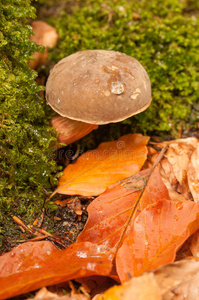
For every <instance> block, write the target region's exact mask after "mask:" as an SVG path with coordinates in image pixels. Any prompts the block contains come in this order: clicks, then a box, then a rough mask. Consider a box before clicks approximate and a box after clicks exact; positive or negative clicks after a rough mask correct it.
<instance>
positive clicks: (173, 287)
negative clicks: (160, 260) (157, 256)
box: [154, 257, 199, 300]
mask: <svg viewBox="0 0 199 300" xmlns="http://www.w3.org/2000/svg"><path fill="white" fill-rule="evenodd" d="M154 275H155V280H156V282H157V284H158V286H159V287H160V289H161V294H162V300H196V299H199V285H198V282H199V261H198V259H197V258H194V257H191V258H187V259H184V260H181V261H178V262H175V263H173V264H170V265H168V266H164V267H162V268H160V269H158V270H157V271H155V272H154Z"/></svg>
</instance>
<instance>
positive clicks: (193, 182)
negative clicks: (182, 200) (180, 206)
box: [187, 143, 199, 203]
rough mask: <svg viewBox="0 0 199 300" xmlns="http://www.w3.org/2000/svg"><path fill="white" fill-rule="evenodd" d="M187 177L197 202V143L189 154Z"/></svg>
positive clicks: (198, 197)
mask: <svg viewBox="0 0 199 300" xmlns="http://www.w3.org/2000/svg"><path fill="white" fill-rule="evenodd" d="M187 177H188V184H189V188H190V191H191V194H192V196H193V199H194V201H195V202H197V203H199V143H198V145H197V148H196V149H195V151H194V152H193V154H192V156H191V159H190V163H189V166H188V172H187Z"/></svg>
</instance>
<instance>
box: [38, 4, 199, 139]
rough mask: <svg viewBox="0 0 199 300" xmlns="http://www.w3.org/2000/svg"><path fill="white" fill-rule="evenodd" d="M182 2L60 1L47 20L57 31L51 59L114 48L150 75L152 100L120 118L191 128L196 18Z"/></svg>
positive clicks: (150, 126)
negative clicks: (136, 112) (60, 5)
mask: <svg viewBox="0 0 199 300" xmlns="http://www.w3.org/2000/svg"><path fill="white" fill-rule="evenodd" d="M43 2H45V1H43ZM54 2H56V1H54ZM62 2H63V1H62ZM68 2H69V1H65V3H66V4H67V3H68ZM192 2H193V3H194V1H192ZM77 3H79V5H77ZM186 3H187V2H186V1H184V2H183V1H179V0H168V1H164V0H153V1H148V0H142V1H139V0H134V1H128V0H114V1H112V0H84V1H80V2H75V5H74V6H73V8H72V9H70V10H69V8H68V6H67V5H66V4H65V9H64V10H63V11H62V12H61V14H60V15H58V16H57V17H56V18H53V19H51V20H50V22H51V24H52V25H53V26H55V27H56V28H57V30H58V32H59V36H60V40H59V43H58V45H57V47H56V49H53V52H52V55H51V60H52V61H54V62H57V61H59V60H60V59H62V58H63V57H65V56H67V55H69V54H71V53H74V52H76V51H79V50H85V49H107V50H117V51H121V52H124V53H126V54H128V55H131V56H134V57H135V58H136V59H138V60H139V61H140V62H141V63H142V65H143V66H144V67H145V68H146V70H147V72H148V74H149V76H150V79H151V83H152V94H153V102H152V105H151V106H150V108H149V109H148V110H147V111H146V112H144V113H142V114H140V115H138V116H135V117H133V118H131V119H130V120H128V121H126V123H127V122H128V124H130V125H131V126H132V128H134V126H133V124H134V122H135V123H136V124H137V127H138V131H144V132H150V131H153V132H154V131H155V132H159V134H160V131H166V132H170V133H172V134H174V133H175V131H176V130H178V128H179V125H180V126H182V127H183V128H184V129H187V128H188V127H189V126H190V127H192V126H193V127H194V126H195V127H196V121H197V120H198V112H199V108H198V104H197V103H198V102H199V101H198V94H199V85H198V82H199V75H198V63H199V54H198V48H199V21H198V20H197V19H196V17H194V16H190V15H187V14H184V11H185V9H186Z"/></svg>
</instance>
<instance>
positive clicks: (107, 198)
mask: <svg viewBox="0 0 199 300" xmlns="http://www.w3.org/2000/svg"><path fill="white" fill-rule="evenodd" d="M150 172H151V169H147V170H144V171H141V172H140V173H138V174H136V175H134V176H131V177H129V178H128V179H125V180H123V181H121V182H117V183H115V184H113V185H111V186H110V187H109V188H108V189H107V190H106V191H105V192H104V193H103V194H102V195H100V196H99V197H97V198H96V199H95V200H94V201H93V202H92V203H91V204H90V205H89V206H88V214H89V218H88V221H87V224H86V226H85V228H84V230H83V231H82V233H81V234H80V235H79V237H78V239H77V242H84V241H89V242H91V243H95V244H104V245H107V246H109V247H110V248H113V247H115V246H117V244H118V242H119V240H120V238H121V236H122V233H123V231H124V228H125V225H126V224H127V221H128V218H129V216H130V215H131V213H132V211H133V209H134V207H135V204H136V202H137V201H138V199H139V197H140V196H141V193H142V189H143V188H145V187H146V182H147V180H148V178H149V176H150ZM163 198H165V199H169V195H168V191H167V188H166V187H165V185H164V184H163V182H162V179H161V177H160V175H159V172H158V170H157V169H155V171H154V172H153V173H152V175H151V177H150V179H149V181H148V184H147V187H146V188H145V191H144V193H143V194H142V196H141V199H140V202H139V205H138V207H137V209H136V211H135V213H134V216H133V219H132V221H131V223H132V222H133V220H134V219H135V217H136V216H137V215H138V214H139V213H140V211H142V210H143V209H144V208H145V207H146V206H147V205H149V204H152V203H155V202H157V201H158V200H160V199H163ZM126 234H128V230H127V233H126Z"/></svg>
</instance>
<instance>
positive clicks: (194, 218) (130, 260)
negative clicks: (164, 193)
mask: <svg viewBox="0 0 199 300" xmlns="http://www.w3.org/2000/svg"><path fill="white" fill-rule="evenodd" d="M198 228H199V205H198V204H196V203H194V202H191V201H186V202H178V203H176V202H174V201H171V200H170V201H168V200H160V201H158V202H157V203H154V204H151V205H148V206H147V207H146V208H145V209H144V210H143V211H142V212H141V213H140V214H139V215H138V216H137V218H136V219H135V222H134V224H131V229H130V232H129V234H128V236H127V238H126V239H125V240H124V242H123V244H122V246H121V248H120V249H119V250H118V253H117V257H116V266H117V273H118V275H119V277H120V280H121V281H122V282H124V281H126V280H128V278H129V274H130V276H132V277H133V276H139V275H141V274H142V273H143V272H145V271H148V270H156V269H157V268H158V267H159V266H162V265H165V264H168V263H171V262H173V261H174V259H175V255H176V252H177V250H178V249H179V248H180V247H181V246H182V244H183V243H184V242H185V241H186V240H187V239H188V238H189V236H191V234H193V233H194V232H195V231H196V230H197V229H198Z"/></svg>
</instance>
